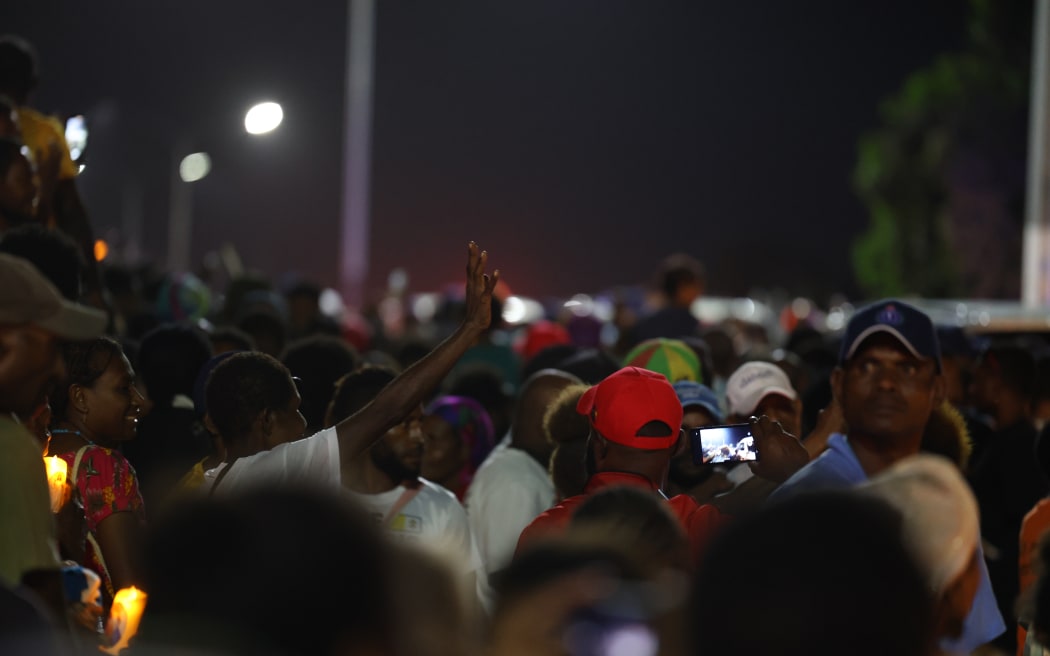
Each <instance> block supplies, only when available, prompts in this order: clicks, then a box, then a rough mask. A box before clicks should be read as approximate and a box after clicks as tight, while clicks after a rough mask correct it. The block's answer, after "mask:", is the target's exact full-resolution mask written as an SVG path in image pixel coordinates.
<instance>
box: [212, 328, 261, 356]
mask: <svg viewBox="0 0 1050 656" xmlns="http://www.w3.org/2000/svg"><path fill="white" fill-rule="evenodd" d="M208 340H209V341H210V342H211V344H212V348H214V347H215V345H216V344H217V343H218V342H229V343H230V344H233V345H234V346H235V347H236V350H238V351H254V350H256V349H255V340H254V339H252V336H251V335H249V334H248V333H246V332H244V331H243V330H241V329H240V328H237V327H235V326H218V327H217V328H215V329H214V330H212V331H211V332H209V333H208Z"/></svg>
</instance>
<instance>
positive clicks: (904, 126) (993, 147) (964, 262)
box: [853, 0, 1032, 298]
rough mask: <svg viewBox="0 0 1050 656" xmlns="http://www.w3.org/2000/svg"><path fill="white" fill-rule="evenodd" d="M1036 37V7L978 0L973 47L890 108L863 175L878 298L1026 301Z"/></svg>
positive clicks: (871, 277) (862, 161)
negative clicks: (1024, 252) (1022, 296)
mask: <svg viewBox="0 0 1050 656" xmlns="http://www.w3.org/2000/svg"><path fill="white" fill-rule="evenodd" d="M1031 28H1032V4H1031V2H994V0H972V1H971V3H970V20H969V30H968V33H969V39H968V41H969V43H968V45H967V47H966V49H965V50H964V51H963V52H960V53H953V54H945V55H942V56H940V57H938V58H937V59H936V61H934V63H933V64H932V65H930V66H928V67H926V68H924V69H922V70H919V71H917V72H915V73H913V74H912V75H911V76H909V77H908V79H907V80H906V81H905V82H904V85H903V86H902V88H901V89H900V90H899V91H898V92H897V93H895V94H894V95H893V96H891V97H890V98H888V99H886V100H885V101H884V102H883V103H882V106H881V107H880V115H881V118H882V122H883V126H882V127H881V128H879V129H878V130H876V131H874V132H872V133H869V134H866V135H864V136H863V137H862V138H861V140H860V143H859V147H858V160H857V166H856V169H855V171H854V188H855V189H856V191H857V193H858V194H859V195H860V197H861V199H862V200H863V201H864V203H865V205H867V207H868V212H869V215H870V223H869V227H868V230H867V231H866V232H865V233H864V234H863V235H862V236H861V237H860V238H858V240H857V241H856V242H855V244H854V248H853V266H854V271H855V274H856V276H857V281H858V283H859V284H860V286H861V288H862V289H863V290H864V291H865V292H866V293H867V294H869V295H871V296H892V295H901V294H918V295H923V296H949V297H950V296H960V295H962V296H978V297H989V298H992V297H1017V296H1018V295H1019V293H1020V268H1021V265H1020V262H1021V235H1022V227H1023V221H1024V184H1025V157H1026V151H1027V144H1026V139H1027V125H1028V124H1027V116H1028V107H1027V103H1028V73H1029V71H1028V69H1029V67H1030V54H1031V41H1032V38H1031Z"/></svg>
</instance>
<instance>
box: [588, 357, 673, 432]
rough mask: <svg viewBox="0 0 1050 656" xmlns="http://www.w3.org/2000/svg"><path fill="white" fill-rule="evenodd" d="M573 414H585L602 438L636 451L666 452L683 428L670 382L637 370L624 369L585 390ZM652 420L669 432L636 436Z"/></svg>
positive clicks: (648, 372)
mask: <svg viewBox="0 0 1050 656" xmlns="http://www.w3.org/2000/svg"><path fill="white" fill-rule="evenodd" d="M576 412H578V413H580V414H581V415H586V416H587V418H588V419H590V422H591V426H592V427H593V428H594V430H596V431H597V432H598V433H600V434H601V436H602V437H604V438H605V439H607V440H609V441H610V442H615V443H617V444H622V445H623V446H629V447H633V448H635V449H646V450H656V449H669V448H671V447H672V446H674V444H675V442H676V441H677V440H678V432H679V430H680V429H681V426H682V404H681V402H680V401H679V400H678V395H677V394H675V391H674V388H673V387H671V383H669V382H667V379H666V378H664V377H663V376H662V375H661V374H658V373H654V372H652V371H647V370H645V369H639V368H638V367H624V368H623V369H620V370H619V371H617V372H616V373H614V374H612V375H611V376H609V377H608V378H606V379H605V380H603V381H602V382H600V383H598V384H597V385H595V386H594V387H592V388H591V389H589V390H587V392H586V393H585V394H584V395H583V396H582V397H581V398H580V402H579V403H577V404H576ZM653 421H662V422H663V423H665V424H667V425H668V426H669V427H670V433H669V434H668V435H661V436H657V437H649V436H641V435H638V433H639V432H640V431H641V429H642V427H643V426H645V425H646V424H648V423H650V422H653Z"/></svg>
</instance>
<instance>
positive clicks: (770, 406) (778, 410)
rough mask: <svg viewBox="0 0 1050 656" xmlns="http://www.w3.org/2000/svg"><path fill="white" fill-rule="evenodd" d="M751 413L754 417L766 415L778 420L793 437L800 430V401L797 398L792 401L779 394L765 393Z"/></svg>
mask: <svg viewBox="0 0 1050 656" xmlns="http://www.w3.org/2000/svg"><path fill="white" fill-rule="evenodd" d="M751 414H753V415H755V416H756V417H761V416H762V415H766V416H768V417H769V418H770V419H773V420H774V421H779V422H780V425H781V426H783V427H784V430H785V431H787V432H788V433H791V434H792V435H794V436H795V437H799V433H800V432H801V431H802V403H801V402H800V401H799V400H797V399H796V400H794V401H792V400H791V399H789V398H788V397H786V396H783V395H780V394H767V395H766V396H764V397H762V400H761V401H759V402H758V406H756V407H755V411H754V412H753V413H751Z"/></svg>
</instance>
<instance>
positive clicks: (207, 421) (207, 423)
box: [201, 414, 219, 435]
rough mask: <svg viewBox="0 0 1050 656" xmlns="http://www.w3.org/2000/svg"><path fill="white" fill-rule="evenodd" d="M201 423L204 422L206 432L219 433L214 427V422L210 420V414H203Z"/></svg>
mask: <svg viewBox="0 0 1050 656" xmlns="http://www.w3.org/2000/svg"><path fill="white" fill-rule="evenodd" d="M201 423H203V424H204V428H206V429H207V430H208V432H209V433H211V434H212V435H218V434H219V429H218V428H216V427H215V422H214V421H212V420H211V415H210V414H205V415H204V421H202V422H201Z"/></svg>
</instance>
